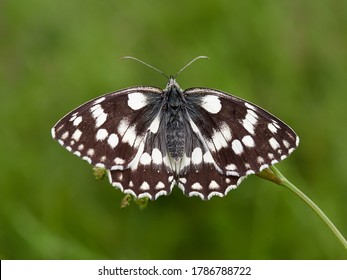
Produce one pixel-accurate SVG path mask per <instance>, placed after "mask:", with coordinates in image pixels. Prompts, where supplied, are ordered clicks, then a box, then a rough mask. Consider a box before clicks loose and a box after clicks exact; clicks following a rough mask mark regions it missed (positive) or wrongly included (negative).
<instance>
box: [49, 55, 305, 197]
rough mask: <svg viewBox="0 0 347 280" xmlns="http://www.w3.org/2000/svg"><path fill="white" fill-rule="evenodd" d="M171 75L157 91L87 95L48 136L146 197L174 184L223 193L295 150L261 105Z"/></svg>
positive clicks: (291, 136) (290, 135)
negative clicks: (185, 84)
mask: <svg viewBox="0 0 347 280" xmlns="http://www.w3.org/2000/svg"><path fill="white" fill-rule="evenodd" d="M127 58H132V57H127ZM198 58H202V57H198ZM198 58H196V59H198ZM132 59H135V58H132ZM196 59H194V60H193V61H195V60H196ZM135 60H137V59H135ZM193 61H191V62H190V63H188V64H187V65H186V66H185V67H184V68H186V67H187V66H188V65H190V64H191V63H192V62H193ZM140 62H141V61H140ZM142 63H144V62H142ZM144 64H146V63H144ZM146 65H147V64H146ZM150 67H151V68H153V69H155V70H158V69H156V68H154V67H153V66H150ZM184 68H182V69H181V71H182V70H183V69H184ZM158 71H159V70H158ZM181 71H179V72H178V73H180V72H181ZM160 72H161V71H160ZM161 73H162V72H161ZM162 74H163V73H162ZM164 75H165V74H164ZM165 76H166V75H165ZM176 76H177V74H176ZM176 76H174V77H172V76H171V77H167V76H166V77H167V78H168V79H169V82H168V83H167V85H166V88H165V89H163V90H162V89H160V88H156V87H148V86H139V87H130V88H127V89H122V90H119V91H115V92H112V93H109V94H106V95H103V96H101V97H98V98H95V99H93V100H91V101H88V102H87V103H85V104H83V105H81V106H79V107H78V108H77V109H75V110H73V111H72V112H70V113H68V114H67V115H66V116H65V117H63V118H62V119H61V120H60V121H58V123H57V124H56V125H55V126H54V127H53V128H52V136H53V138H54V139H56V140H57V141H58V142H59V143H60V144H61V145H62V146H64V147H65V148H66V149H67V150H68V151H70V152H73V153H74V154H75V155H77V156H79V157H81V158H82V159H84V160H86V161H87V162H89V163H90V164H92V165H94V166H96V167H102V168H105V169H106V170H107V173H108V177H109V180H110V183H111V184H112V185H113V186H115V187H117V188H119V189H121V190H122V191H123V192H124V193H128V194H131V195H133V196H135V197H137V198H141V197H148V198H150V199H156V198H158V197H159V196H161V195H168V194H170V192H171V191H172V188H173V187H174V186H175V185H177V186H178V187H179V188H181V189H182V191H183V192H184V193H185V194H187V195H188V196H194V195H196V196H199V197H200V198H202V199H210V198H211V197H212V196H215V195H217V196H224V195H226V194H227V193H228V192H229V191H230V190H231V189H234V188H236V187H237V186H238V185H239V184H240V183H241V181H242V180H243V179H244V178H245V177H246V176H247V175H249V174H255V173H258V172H260V171H261V170H263V169H264V168H267V167H269V166H270V165H273V164H275V163H277V162H279V161H281V160H283V159H285V158H286V157H287V156H288V155H289V154H290V153H292V152H293V151H294V150H295V149H296V148H297V146H298V144H299V138H298V136H297V135H296V134H295V132H294V131H293V130H292V129H291V128H289V127H288V126H287V125H286V124H285V123H283V122H282V121H281V120H279V119H277V118H276V117H274V116H273V115H271V114H270V113H268V112H266V111H265V110H263V109H262V108H260V107H258V106H256V105H254V104H252V103H251V102H248V101H245V100H243V99H241V98H238V97H235V96H232V95H230V94H228V93H225V92H222V91H219V90H214V89H210V88H190V89H186V90H182V89H181V88H180V87H179V85H178V84H177V82H176V80H175V78H176Z"/></svg>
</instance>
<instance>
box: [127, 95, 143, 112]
mask: <svg viewBox="0 0 347 280" xmlns="http://www.w3.org/2000/svg"><path fill="white" fill-rule="evenodd" d="M146 104H147V100H146V96H145V95H144V94H143V93H141V92H134V93H130V94H129V95H128V106H129V107H130V108H131V109H133V110H139V109H141V108H143V107H144V106H146Z"/></svg>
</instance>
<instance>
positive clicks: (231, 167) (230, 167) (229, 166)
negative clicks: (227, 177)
mask: <svg viewBox="0 0 347 280" xmlns="http://www.w3.org/2000/svg"><path fill="white" fill-rule="evenodd" d="M225 169H226V170H236V169H237V168H236V165H235V164H233V163H231V164H228V165H227V166H226V167H225Z"/></svg>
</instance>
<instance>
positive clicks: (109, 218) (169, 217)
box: [0, 0, 347, 259]
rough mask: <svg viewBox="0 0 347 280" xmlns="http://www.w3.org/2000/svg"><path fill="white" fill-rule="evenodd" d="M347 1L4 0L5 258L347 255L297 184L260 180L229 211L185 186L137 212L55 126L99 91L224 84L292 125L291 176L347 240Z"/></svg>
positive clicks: (1, 253) (1, 254)
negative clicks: (61, 139) (295, 141)
mask: <svg viewBox="0 0 347 280" xmlns="http://www.w3.org/2000/svg"><path fill="white" fill-rule="evenodd" d="M346 26H347V2H346V1H342V0H318V1H299V0H294V1H276V0H268V1H226V0H217V1H200V2H196V1H183V0H177V1H159V0H149V1H147V2H146V4H144V2H143V1H139V0H134V1H105V0H101V1H91V0H86V1H78V0H71V1H57V2H54V3H53V2H52V1H44V0H29V1H3V3H2V4H1V9H0V35H1V40H0V61H1V66H0V95H1V100H0V119H1V124H2V125H1V137H0V144H1V148H2V152H1V153H0V155H1V161H0V164H1V166H0V170H1V174H0V258H2V259H345V258H346V254H345V250H344V249H343V248H341V246H340V244H339V243H338V241H337V240H336V239H335V238H334V236H332V235H331V232H330V231H329V230H328V229H327V228H326V227H325V225H324V224H323V223H321V221H320V220H319V219H318V218H317V217H316V216H314V215H313V214H312V211H311V210H310V209H308V207H306V205H304V204H303V203H302V202H301V201H299V200H298V199H297V198H296V197H294V196H292V195H289V194H288V191H287V190H285V189H284V188H278V187H274V186H275V185H274V184H271V183H269V182H267V181H265V180H260V179H259V178H258V177H256V176H250V177H249V178H248V179H246V180H245V181H244V182H243V183H242V184H241V186H240V187H239V188H238V189H237V190H233V191H231V192H230V193H229V194H228V196H226V197H225V198H223V199H220V198H213V199H212V200H211V201H208V202H205V201H201V200H200V199H199V198H187V197H184V196H183V195H182V193H181V191H180V190H179V189H177V188H175V189H174V190H173V193H172V194H171V195H170V196H169V197H160V198H159V199H158V200H157V201H155V202H150V203H148V205H147V207H146V208H145V209H144V210H143V211H140V210H139V207H133V206H134V205H132V206H131V207H127V208H126V209H120V207H119V203H120V201H121V199H122V198H123V197H124V194H123V193H121V192H120V191H119V190H114V189H113V188H112V187H111V186H110V185H109V183H108V182H107V180H103V181H96V180H95V179H94V178H93V175H92V174H91V172H90V166H88V164H87V163H86V162H84V161H82V160H80V159H79V158H77V157H76V156H73V155H72V154H70V153H68V152H67V151H66V150H64V149H63V148H62V147H60V146H59V145H58V144H57V143H56V142H54V141H53V140H52V139H51V136H50V129H51V127H52V126H53V125H54V123H55V122H56V121H57V120H58V119H59V118H60V117H62V116H63V115H64V114H65V113H67V112H69V111H70V110H71V109H73V108H75V107H76V106H78V105H80V104H81V103H83V102H85V101H87V100H89V99H91V98H93V97H96V96H98V95H101V94H104V93H106V92H110V91H113V90H117V89H120V88H124V87H128V86H134V85H153V86H159V87H164V86H165V83H166V81H165V79H163V77H162V76H161V75H159V74H158V73H155V72H154V71H152V70H150V69H148V68H146V67H144V66H143V65H140V64H138V63H133V62H130V61H120V60H119V58H120V57H122V56H125V55H131V56H135V57H138V58H140V59H142V60H144V61H146V62H148V63H150V64H152V65H154V66H155V67H158V68H160V69H162V70H163V71H164V72H166V73H168V74H173V73H176V71H177V70H178V69H180V68H181V67H182V66H183V65H184V64H185V63H186V62H188V61H189V60H191V59H192V58H194V57H196V56H198V55H207V56H209V57H210V59H209V60H208V61H198V62H196V64H193V65H192V66H191V67H189V68H188V69H186V70H185V71H184V72H183V73H181V74H180V76H179V77H178V82H179V83H180V85H181V87H183V88H187V87H193V86H206V87H211V88H218V89H221V90H225V91H228V92H232V93H234V94H237V95H238V96H240V97H242V98H245V99H248V100H250V101H252V102H254V103H256V104H259V105H260V106H262V107H264V108H265V109H267V110H269V111H270V112H272V113H274V114H275V115H276V116H278V117H279V118H281V119H283V120H284V121H285V122H287V123H288V124H289V125H290V126H292V127H293V129H294V130H295V131H296V132H297V133H298V135H299V136H300V139H301V144H300V146H299V148H298V150H297V151H295V152H294V153H293V155H291V156H290V157H289V158H288V159H286V160H285V161H284V162H283V163H280V164H279V165H278V168H279V169H280V170H281V171H282V172H283V173H284V174H285V175H286V177H287V178H289V179H290V180H291V181H292V182H293V183H295V184H296V185H298V186H300V188H301V190H302V191H304V192H305V193H306V194H307V195H309V196H310V197H311V198H312V199H313V200H314V201H315V202H316V203H317V204H318V205H319V206H320V207H321V208H322V210H323V211H324V212H325V213H326V214H327V215H328V216H329V217H330V218H331V220H332V221H333V222H334V223H335V224H336V226H337V227H338V228H339V229H340V230H341V232H342V234H344V235H346V233H347V223H346V213H347V204H346V199H347V188H346V186H347V177H346V176H345V173H346V172H345V169H346V159H347V145H346V139H347V130H346V122H345V119H346V103H347V95H346V92H347V82H346V61H347V48H346V46H347V36H346Z"/></svg>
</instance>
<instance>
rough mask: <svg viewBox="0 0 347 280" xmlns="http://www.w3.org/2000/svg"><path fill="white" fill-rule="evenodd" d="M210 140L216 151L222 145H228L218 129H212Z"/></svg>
mask: <svg viewBox="0 0 347 280" xmlns="http://www.w3.org/2000/svg"><path fill="white" fill-rule="evenodd" d="M212 142H213V145H214V147H215V149H216V150H217V151H219V150H220V149H222V148H223V147H227V146H228V143H227V142H226V141H225V138H224V136H223V134H222V133H221V132H220V131H216V130H214V132H213V135H212ZM209 144H210V143H209ZM210 145H211V144H210ZM210 145H209V146H210Z"/></svg>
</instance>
